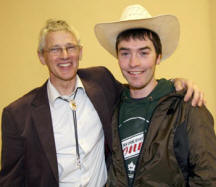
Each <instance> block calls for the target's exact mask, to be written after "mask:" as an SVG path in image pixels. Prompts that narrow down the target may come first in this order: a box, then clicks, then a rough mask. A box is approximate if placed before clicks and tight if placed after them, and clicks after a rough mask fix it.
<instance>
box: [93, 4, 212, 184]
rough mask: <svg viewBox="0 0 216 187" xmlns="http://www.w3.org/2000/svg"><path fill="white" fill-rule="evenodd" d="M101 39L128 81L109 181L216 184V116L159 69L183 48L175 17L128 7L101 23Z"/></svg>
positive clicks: (115, 118)
mask: <svg viewBox="0 0 216 187" xmlns="http://www.w3.org/2000/svg"><path fill="white" fill-rule="evenodd" d="M95 33H96V36H97V38H98V40H99V42H100V43H101V45H102V46H103V47H104V48H105V49H106V50H107V51H109V52H110V53H111V54H112V55H113V56H115V57H117V58H118V63H119V66H120V69H121V71H122V74H123V76H124V77H125V79H126V80H127V82H128V87H125V89H124V91H123V93H122V95H121V101H120V102H119V104H118V105H117V108H116V110H115V112H114V115H113V120H112V132H113V133H112V136H113V138H112V165H111V167H110V170H109V178H108V183H107V186H115V187H116V186H117V187H126V186H130V187H145V186H146V187H150V186H152V187H165V186H203V187H204V186H205V187H206V186H212V187H215V186H216V175H215V173H216V137H215V133H214V121H213V117H212V115H211V114H210V113H209V111H208V110H207V109H206V107H205V106H202V107H200V108H199V107H192V106H191V105H190V103H185V102H184V100H183V97H184V92H183V91H180V92H176V91H175V89H174V87H173V85H172V84H170V82H169V81H167V80H165V79H161V80H156V79H155V68H156V65H158V64H159V63H160V62H161V61H163V60H165V59H166V58H168V57H169V56H170V55H171V54H172V53H173V52H174V51H175V49H176V47H177V45H178V40H179V33H180V29H179V23H178V20H177V18H176V17H175V16H172V15H161V16H157V17H152V16H151V15H150V14H149V13H148V11H147V10H146V9H145V8H144V7H142V6H140V5H131V6H128V7H127V8H126V9H125V11H124V12H123V14H122V17H121V19H120V21H119V22H112V23H101V24H97V25H96V26H95Z"/></svg>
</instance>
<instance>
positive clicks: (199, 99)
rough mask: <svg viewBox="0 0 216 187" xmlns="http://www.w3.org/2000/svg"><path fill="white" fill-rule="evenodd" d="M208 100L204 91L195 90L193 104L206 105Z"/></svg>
mask: <svg viewBox="0 0 216 187" xmlns="http://www.w3.org/2000/svg"><path fill="white" fill-rule="evenodd" d="M205 104H206V101H205V99H204V93H203V92H202V91H196V92H194V97H193V100H192V106H199V107H201V106H202V105H205Z"/></svg>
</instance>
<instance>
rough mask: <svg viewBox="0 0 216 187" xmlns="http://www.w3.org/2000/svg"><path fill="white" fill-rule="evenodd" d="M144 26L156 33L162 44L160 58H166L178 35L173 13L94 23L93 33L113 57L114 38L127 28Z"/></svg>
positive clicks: (170, 52) (178, 28)
mask: <svg viewBox="0 0 216 187" xmlns="http://www.w3.org/2000/svg"><path fill="white" fill-rule="evenodd" d="M135 28H145V29H149V30H151V31H154V32H155V33H157V34H158V36H159V38H160V40H161V44H162V58H161V61H162V60H165V59H166V58H168V57H169V56H170V55H171V54H172V53H173V52H174V51H175V49H176V47H177V45H178V41H179V36H180V26H179V22H178V19H177V18H176V17H175V16H173V15H161V16H157V17H151V18H146V19H136V20H127V21H119V22H111V23H100V24H96V25H95V35H96V38H97V40H98V41H99V43H100V44H101V45H102V46H103V47H104V48H105V49H106V50H107V51H108V52H109V53H110V54H112V55H113V56H114V57H116V58H117V54H116V48H115V45H116V38H117V36H118V35H119V34H120V33H121V32H123V31H125V30H128V29H135Z"/></svg>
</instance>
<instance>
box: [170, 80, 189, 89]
mask: <svg viewBox="0 0 216 187" xmlns="http://www.w3.org/2000/svg"><path fill="white" fill-rule="evenodd" d="M173 82H174V86H175V89H176V91H180V90H182V89H184V88H185V83H184V82H186V80H185V79H182V78H175V79H174V81H173Z"/></svg>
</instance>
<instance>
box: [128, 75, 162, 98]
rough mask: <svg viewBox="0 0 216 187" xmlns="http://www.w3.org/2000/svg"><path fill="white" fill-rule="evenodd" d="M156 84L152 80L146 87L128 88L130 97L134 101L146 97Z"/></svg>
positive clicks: (155, 81)
mask: <svg viewBox="0 0 216 187" xmlns="http://www.w3.org/2000/svg"><path fill="white" fill-rule="evenodd" d="M157 84H158V82H157V80H156V79H152V80H151V82H149V83H148V85H145V86H144V87H142V88H133V87H131V86H130V96H131V97H132V98H135V99H139V98H144V97H147V96H148V95H149V94H150V93H151V92H152V90H153V89H154V88H155V87H156V86H157Z"/></svg>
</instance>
